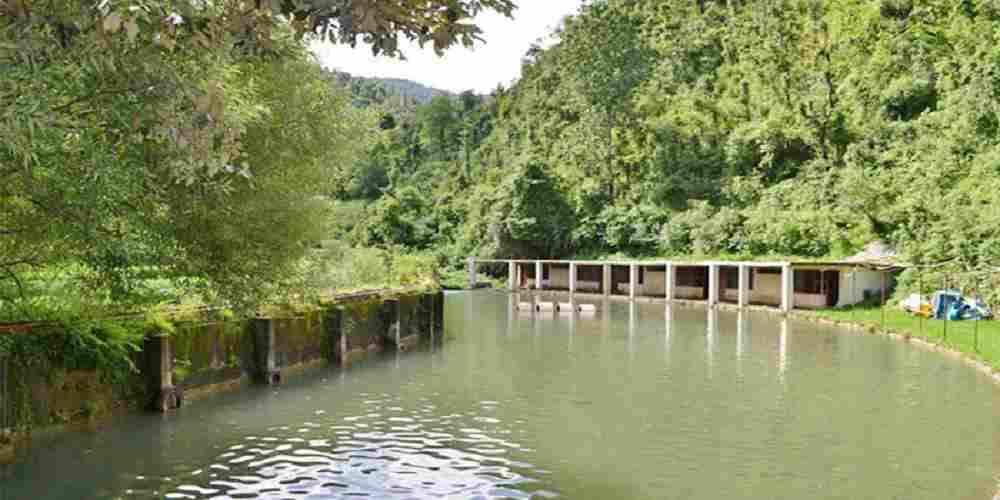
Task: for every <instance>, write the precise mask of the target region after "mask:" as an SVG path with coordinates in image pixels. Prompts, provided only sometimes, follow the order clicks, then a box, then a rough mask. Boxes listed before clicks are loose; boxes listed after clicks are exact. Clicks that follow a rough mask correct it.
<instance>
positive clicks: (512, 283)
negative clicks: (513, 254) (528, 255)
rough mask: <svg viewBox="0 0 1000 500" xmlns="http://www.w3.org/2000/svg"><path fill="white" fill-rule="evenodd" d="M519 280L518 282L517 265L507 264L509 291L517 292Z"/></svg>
mask: <svg viewBox="0 0 1000 500" xmlns="http://www.w3.org/2000/svg"><path fill="white" fill-rule="evenodd" d="M517 286H518V280H517V263H516V262H514V261H508V262H507V289H508V290H517Z"/></svg>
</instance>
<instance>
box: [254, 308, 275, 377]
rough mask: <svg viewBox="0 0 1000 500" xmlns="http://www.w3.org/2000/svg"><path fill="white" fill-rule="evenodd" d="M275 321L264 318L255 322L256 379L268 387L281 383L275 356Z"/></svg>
mask: <svg viewBox="0 0 1000 500" xmlns="http://www.w3.org/2000/svg"><path fill="white" fill-rule="evenodd" d="M274 321H275V320H273V319H263V318H258V319H255V320H254V321H253V350H254V367H255V369H256V370H255V372H256V373H255V377H256V379H257V382H258V383H262V384H267V385H278V384H280V383H281V370H280V369H279V368H278V360H277V356H276V355H275V345H274V344H275V342H274Z"/></svg>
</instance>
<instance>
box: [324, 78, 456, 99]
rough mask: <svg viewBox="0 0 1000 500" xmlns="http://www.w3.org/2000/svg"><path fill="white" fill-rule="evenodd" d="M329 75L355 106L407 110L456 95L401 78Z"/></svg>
mask: <svg viewBox="0 0 1000 500" xmlns="http://www.w3.org/2000/svg"><path fill="white" fill-rule="evenodd" d="M328 74H329V75H330V76H331V79H333V80H334V81H336V82H338V84H340V85H344V86H347V87H348V88H350V89H351V94H352V95H353V96H354V101H355V104H356V105H358V106H369V105H372V104H385V103H389V104H392V105H394V106H395V107H401V108H404V109H407V108H412V107H415V106H419V105H421V104H426V103H428V102H430V100H431V99H433V98H435V97H438V96H444V97H456V96H457V95H458V94H455V93H454V92H449V91H447V90H441V89H436V88H433V87H429V86H427V85H424V84H422V83H418V82H414V81H412V80H405V79H402V78H377V77H366V76H354V75H351V74H350V73H345V72H342V71H336V70H333V71H329V72H328Z"/></svg>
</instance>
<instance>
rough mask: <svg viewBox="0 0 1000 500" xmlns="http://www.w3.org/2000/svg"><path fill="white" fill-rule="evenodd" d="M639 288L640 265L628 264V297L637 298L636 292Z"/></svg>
mask: <svg viewBox="0 0 1000 500" xmlns="http://www.w3.org/2000/svg"><path fill="white" fill-rule="evenodd" d="M638 290H639V266H637V265H635V264H630V265H629V266H628V297H629V298H630V299H635V296H636V292H637V291H638Z"/></svg>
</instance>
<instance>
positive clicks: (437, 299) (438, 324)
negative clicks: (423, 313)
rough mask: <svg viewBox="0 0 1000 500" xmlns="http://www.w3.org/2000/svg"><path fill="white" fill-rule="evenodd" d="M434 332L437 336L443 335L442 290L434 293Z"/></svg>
mask: <svg viewBox="0 0 1000 500" xmlns="http://www.w3.org/2000/svg"><path fill="white" fill-rule="evenodd" d="M432 324H433V325H434V332H435V333H437V337H438V338H442V336H443V335H444V292H438V293H436V294H434V320H433V322H432Z"/></svg>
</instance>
